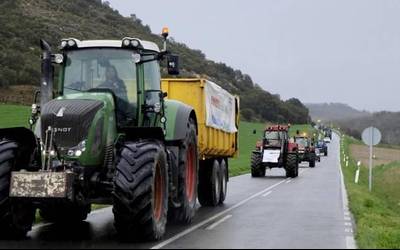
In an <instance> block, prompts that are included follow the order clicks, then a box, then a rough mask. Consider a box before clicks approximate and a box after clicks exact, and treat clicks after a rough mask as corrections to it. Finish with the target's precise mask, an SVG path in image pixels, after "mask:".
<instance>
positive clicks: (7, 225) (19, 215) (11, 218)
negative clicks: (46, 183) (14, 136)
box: [0, 140, 35, 238]
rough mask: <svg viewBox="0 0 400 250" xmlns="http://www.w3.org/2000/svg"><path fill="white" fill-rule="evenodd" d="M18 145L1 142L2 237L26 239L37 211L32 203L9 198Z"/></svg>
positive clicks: (0, 222)
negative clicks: (14, 200)
mask: <svg viewBox="0 0 400 250" xmlns="http://www.w3.org/2000/svg"><path fill="white" fill-rule="evenodd" d="M17 154H18V145H17V144H16V143H15V142H12V141H9V140H1V141H0V235H1V236H0V237H2V238H3V237H4V238H24V237H25V236H26V234H27V233H28V232H29V231H30V230H31V229H32V225H33V222H34V219H35V209H34V208H33V205H32V203H30V202H23V201H19V202H13V201H12V200H10V198H9V192H10V180H11V172H12V171H13V170H15V165H16V159H17V157H18V155H17Z"/></svg>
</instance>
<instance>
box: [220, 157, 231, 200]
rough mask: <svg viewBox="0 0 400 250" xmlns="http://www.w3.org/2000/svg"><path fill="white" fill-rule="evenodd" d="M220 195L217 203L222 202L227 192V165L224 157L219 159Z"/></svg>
mask: <svg viewBox="0 0 400 250" xmlns="http://www.w3.org/2000/svg"><path fill="white" fill-rule="evenodd" d="M220 169H221V195H220V198H219V204H224V202H225V199H226V195H227V193H228V178H229V176H228V165H227V162H226V160H225V159H222V160H221V163H220Z"/></svg>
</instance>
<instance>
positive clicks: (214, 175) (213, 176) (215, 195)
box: [199, 160, 221, 207]
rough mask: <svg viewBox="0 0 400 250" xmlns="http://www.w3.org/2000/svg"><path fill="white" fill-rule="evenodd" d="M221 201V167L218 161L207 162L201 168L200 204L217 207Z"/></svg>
mask: <svg viewBox="0 0 400 250" xmlns="http://www.w3.org/2000/svg"><path fill="white" fill-rule="evenodd" d="M220 201H221V167H220V164H219V162H218V160H209V161H206V162H205V164H204V166H201V168H200V181H199V202H200V204H201V205H202V206H203V207H215V206H217V205H218V204H219V203H220Z"/></svg>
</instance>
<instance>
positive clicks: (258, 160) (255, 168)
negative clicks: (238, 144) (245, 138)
mask: <svg viewBox="0 0 400 250" xmlns="http://www.w3.org/2000/svg"><path fill="white" fill-rule="evenodd" d="M265 172H266V168H265V167H263V166H262V154H261V153H258V152H253V154H252V155H251V176H252V177H253V178H258V177H265Z"/></svg>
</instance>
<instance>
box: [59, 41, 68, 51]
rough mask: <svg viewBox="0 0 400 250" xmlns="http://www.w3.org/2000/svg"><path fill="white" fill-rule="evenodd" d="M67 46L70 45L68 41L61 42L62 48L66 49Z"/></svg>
mask: <svg viewBox="0 0 400 250" xmlns="http://www.w3.org/2000/svg"><path fill="white" fill-rule="evenodd" d="M67 45H68V42H67V41H62V42H61V48H63V49H64V48H65V47H67Z"/></svg>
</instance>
